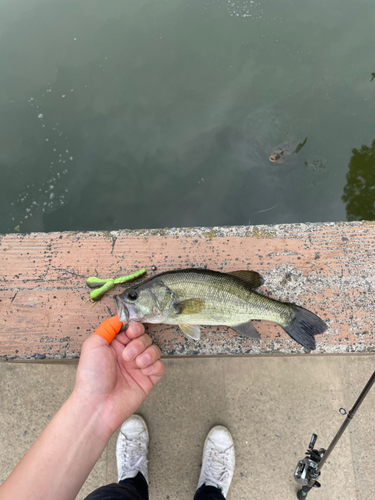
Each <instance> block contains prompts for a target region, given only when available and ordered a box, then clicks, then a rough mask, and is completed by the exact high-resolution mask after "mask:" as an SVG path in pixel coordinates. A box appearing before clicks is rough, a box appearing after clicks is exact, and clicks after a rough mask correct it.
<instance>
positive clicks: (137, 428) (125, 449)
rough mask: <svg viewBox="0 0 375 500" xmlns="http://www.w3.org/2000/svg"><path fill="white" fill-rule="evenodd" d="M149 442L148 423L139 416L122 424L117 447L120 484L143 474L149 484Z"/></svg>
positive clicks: (133, 416) (134, 416)
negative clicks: (123, 480) (124, 480)
mask: <svg viewBox="0 0 375 500" xmlns="http://www.w3.org/2000/svg"><path fill="white" fill-rule="evenodd" d="M148 441H149V439H148V430H147V425H146V422H145V420H144V419H143V418H142V417H140V416H139V415H132V416H131V417H130V418H128V420H126V421H125V422H124V423H123V424H122V426H121V429H120V432H119V435H118V438H117V446H116V458H117V472H118V480H119V482H120V481H121V480H122V479H127V478H131V477H135V476H136V475H137V474H138V472H141V473H142V474H143V475H144V477H145V479H146V481H147V483H148V467H147V451H148Z"/></svg>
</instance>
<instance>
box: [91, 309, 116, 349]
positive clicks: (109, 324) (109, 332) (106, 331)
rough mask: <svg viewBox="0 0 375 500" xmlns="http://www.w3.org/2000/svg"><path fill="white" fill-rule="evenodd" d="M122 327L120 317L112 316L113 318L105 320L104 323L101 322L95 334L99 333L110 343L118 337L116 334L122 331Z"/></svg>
mask: <svg viewBox="0 0 375 500" xmlns="http://www.w3.org/2000/svg"><path fill="white" fill-rule="evenodd" d="M121 327H122V323H121V321H120V320H119V319H118V316H112V318H108V319H106V320H104V321H103V323H101V324H100V325H99V327H98V328H97V329H96V330H95V332H94V333H93V335H99V337H102V338H103V339H104V340H106V341H107V342H108V344H110V343H111V342H112V340H113V339H114V338H115V337H116V335H117V334H118V333H119V332H120V330H121Z"/></svg>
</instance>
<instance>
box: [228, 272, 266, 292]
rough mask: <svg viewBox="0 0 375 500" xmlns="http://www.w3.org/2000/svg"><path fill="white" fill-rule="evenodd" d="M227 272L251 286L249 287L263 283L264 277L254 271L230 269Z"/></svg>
mask: <svg viewBox="0 0 375 500" xmlns="http://www.w3.org/2000/svg"><path fill="white" fill-rule="evenodd" d="M228 274H231V275H232V276H235V277H236V278H238V279H240V280H241V281H244V282H245V283H247V284H248V285H249V286H251V288H258V287H259V286H262V285H263V283H264V279H263V278H262V276H261V275H260V274H259V273H257V272H256V271H232V272H231V273H228Z"/></svg>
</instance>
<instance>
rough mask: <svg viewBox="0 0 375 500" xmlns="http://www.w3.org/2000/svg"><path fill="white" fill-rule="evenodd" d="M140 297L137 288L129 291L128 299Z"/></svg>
mask: <svg viewBox="0 0 375 500" xmlns="http://www.w3.org/2000/svg"><path fill="white" fill-rule="evenodd" d="M137 298H138V293H137V292H136V291H135V290H130V292H129V293H128V299H130V300H136V299H137Z"/></svg>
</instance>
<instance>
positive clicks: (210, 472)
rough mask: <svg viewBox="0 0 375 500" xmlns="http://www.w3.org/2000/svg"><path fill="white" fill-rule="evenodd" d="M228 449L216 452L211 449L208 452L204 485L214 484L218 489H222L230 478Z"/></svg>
mask: <svg viewBox="0 0 375 500" xmlns="http://www.w3.org/2000/svg"><path fill="white" fill-rule="evenodd" d="M228 458H229V449H228V450H226V451H221V452H220V451H217V450H216V449H211V450H210V452H209V465H208V467H207V470H206V481H205V482H206V483H207V482H210V483H212V484H216V486H217V487H218V488H220V489H223V488H224V485H225V482H226V481H227V479H228V478H229V477H230V473H231V465H230V463H229V460H228Z"/></svg>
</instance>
